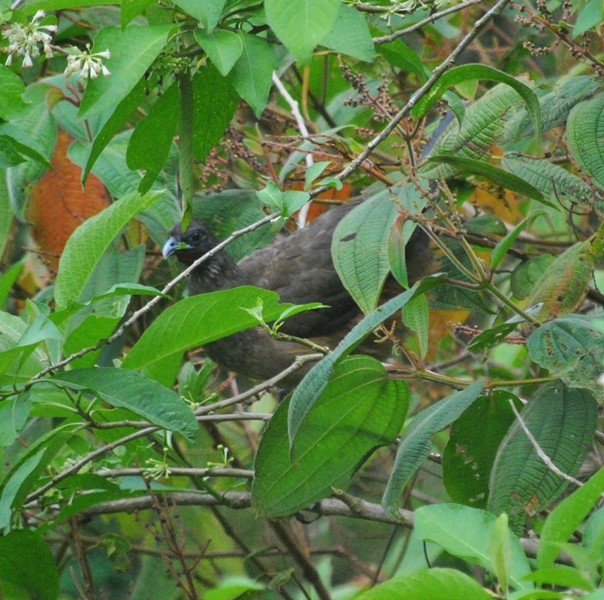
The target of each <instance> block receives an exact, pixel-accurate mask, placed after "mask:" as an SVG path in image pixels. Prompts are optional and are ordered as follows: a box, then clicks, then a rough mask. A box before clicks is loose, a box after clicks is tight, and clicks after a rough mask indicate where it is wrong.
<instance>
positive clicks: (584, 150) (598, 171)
mask: <svg viewBox="0 0 604 600" xmlns="http://www.w3.org/2000/svg"><path fill="white" fill-rule="evenodd" d="M602 131H604V94H599V95H597V96H596V97H595V98H593V99H592V100H587V101H586V102H581V103H580V104H577V105H576V106H575V107H574V108H573V109H572V110H571V111H570V114H569V115H568V121H567V123H566V140H567V141H568V145H569V148H570V151H571V153H572V155H573V156H574V158H575V159H576V161H577V162H578V163H579V166H580V167H581V170H582V171H584V172H585V173H586V174H587V175H589V176H590V177H591V178H592V179H593V182H594V183H595V184H596V185H598V186H599V187H600V189H604V149H603V148H602Z"/></svg>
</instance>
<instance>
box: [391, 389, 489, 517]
mask: <svg viewBox="0 0 604 600" xmlns="http://www.w3.org/2000/svg"><path fill="white" fill-rule="evenodd" d="M482 388H483V382H482V381H475V382H474V383H472V384H471V385H469V386H468V387H467V388H466V389H464V390H461V391H460V392H455V393H454V394H452V395H451V396H447V397H446V398H443V399H442V400H439V401H438V402H436V403H435V404H433V405H432V406H430V407H428V408H426V409H425V410H423V411H422V412H421V413H420V414H419V415H417V416H416V417H415V418H414V419H413V421H411V424H410V425H409V426H408V427H407V428H406V429H405V432H404V433H403V436H402V437H401V441H400V443H399V447H398V451H397V453H396V460H395V462H394V468H393V469H392V473H391V475H390V479H389V481H388V485H387V486H386V491H385V492H384V498H383V504H384V506H385V507H386V508H387V509H388V510H389V511H391V512H394V511H396V510H397V509H398V508H400V505H401V496H402V493H403V490H404V488H405V486H406V485H407V484H408V483H409V481H410V480H411V477H413V475H414V474H415V472H416V471H417V469H419V468H420V467H421V466H422V464H423V462H424V461H425V460H426V457H427V456H428V454H429V453H430V449H431V448H432V444H431V440H430V438H431V436H432V435H433V434H434V433H436V432H437V431H440V430H441V429H444V428H445V427H447V425H450V424H451V423H452V422H453V421H455V420H456V419H458V418H459V417H460V416H461V414H462V413H463V412H464V411H465V410H466V409H467V408H468V407H470V406H471V405H472V403H473V402H474V401H475V400H476V399H477V398H479V397H480V395H481V393H482Z"/></svg>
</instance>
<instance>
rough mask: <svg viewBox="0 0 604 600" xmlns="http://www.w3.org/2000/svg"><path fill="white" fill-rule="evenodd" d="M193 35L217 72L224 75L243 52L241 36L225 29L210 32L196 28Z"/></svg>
mask: <svg viewBox="0 0 604 600" xmlns="http://www.w3.org/2000/svg"><path fill="white" fill-rule="evenodd" d="M194 35H195V39H196V40H197V43H198V44H199V45H200V46H201V47H202V48H203V49H204V50H205V52H206V54H207V55H208V57H209V58H210V60H211V61H212V64H213V65H214V66H215V67H216V68H217V69H218V72H219V73H220V74H221V75H222V76H223V77H226V76H227V75H228V74H229V73H230V72H231V69H232V68H233V67H234V66H235V63H236V62H237V61H238V60H239V57H240V56H241V53H242V52H243V41H242V39H241V37H240V36H239V35H238V34H236V33H235V32H233V31H228V30H226V29H217V30H215V31H213V32H212V33H206V32H205V31H199V30H198V31H195V34H194Z"/></svg>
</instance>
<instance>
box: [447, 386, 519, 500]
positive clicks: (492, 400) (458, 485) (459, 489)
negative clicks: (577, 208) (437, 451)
mask: <svg viewBox="0 0 604 600" xmlns="http://www.w3.org/2000/svg"><path fill="white" fill-rule="evenodd" d="M508 398H510V399H512V400H513V401H514V402H515V403H518V404H519V400H518V399H517V398H516V397H515V396H514V395H513V394H511V393H510V392H506V391H503V390H495V391H493V392H492V393H491V394H490V396H481V397H480V398H478V400H476V401H475V402H474V403H473V404H472V405H471V406H470V407H469V408H468V409H466V410H465V411H464V413H463V414H462V415H461V416H460V417H459V419H457V420H456V421H455V422H454V423H453V424H452V425H451V432H450V435H449V441H448V442H447V445H446V446H445V449H444V451H443V454H442V469H443V483H444V485H445V488H446V490H447V493H448V494H449V496H450V497H451V499H452V500H453V501H454V502H458V503H460V504H466V505H468V506H473V507H474V508H486V505H487V498H488V495H489V475H490V473H491V466H492V464H493V460H494V459H495V455H496V454H497V448H498V447H499V443H500V442H501V440H502V439H503V437H504V436H505V434H506V432H507V430H508V428H509V427H510V425H511V424H512V423H513V422H514V413H513V411H512V409H511V407H510V404H509V402H508Z"/></svg>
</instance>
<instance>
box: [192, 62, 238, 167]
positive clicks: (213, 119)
mask: <svg viewBox="0 0 604 600" xmlns="http://www.w3.org/2000/svg"><path fill="white" fill-rule="evenodd" d="M192 85H193V119H194V122H193V123H192V124H191V127H192V129H193V154H194V155H195V158H196V159H197V160H199V161H202V162H203V161H204V160H205V159H206V156H207V155H208V154H209V153H210V150H212V148H213V147H214V146H215V145H216V144H217V143H218V142H219V141H220V140H221V138H222V136H223V134H224V132H225V130H226V128H227V127H228V126H229V124H230V122H231V119H232V118H233V115H234V114H235V110H236V109H237V106H238V104H239V96H238V95H237V93H236V92H235V89H234V88H233V86H232V85H231V83H230V81H229V80H228V79H226V78H225V77H223V76H222V75H221V74H220V73H219V72H218V71H217V70H216V69H215V68H214V67H213V66H212V65H208V66H207V67H206V68H205V69H201V70H200V71H199V72H197V73H196V74H195V76H194V77H193V81H192Z"/></svg>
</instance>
